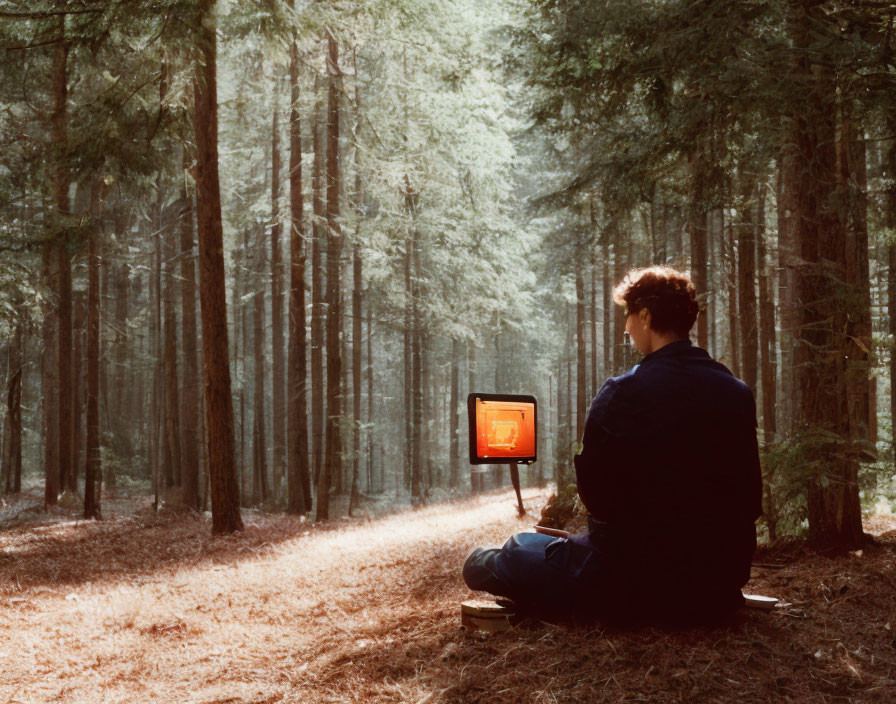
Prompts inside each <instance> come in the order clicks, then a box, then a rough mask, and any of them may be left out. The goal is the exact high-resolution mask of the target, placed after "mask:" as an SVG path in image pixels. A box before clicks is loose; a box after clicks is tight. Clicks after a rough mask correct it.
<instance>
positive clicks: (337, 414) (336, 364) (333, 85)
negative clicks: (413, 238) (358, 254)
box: [316, 35, 342, 520]
mask: <svg viewBox="0 0 896 704" xmlns="http://www.w3.org/2000/svg"><path fill="white" fill-rule="evenodd" d="M327 48H328V57H327V73H328V76H329V86H328V91H327V93H328V95H327V210H326V215H327V424H326V457H325V466H324V467H323V468H322V469H321V473H320V478H319V481H318V485H317V514H316V519H317V520H326V519H327V518H329V513H330V481H331V478H332V477H337V476H341V474H342V429H341V427H340V426H341V423H342V399H341V398H340V394H339V385H340V380H341V376H342V348H341V346H340V344H339V332H340V329H341V327H342V317H341V313H342V311H341V310H340V304H339V298H340V297H339V294H340V277H339V267H340V264H341V259H342V223H341V221H340V215H339V186H340V181H341V177H340V172H339V87H338V85H337V83H340V82H341V74H340V70H339V46H338V44H337V43H336V40H335V39H334V38H333V36H332V35H330V38H329V40H328V46H327Z"/></svg>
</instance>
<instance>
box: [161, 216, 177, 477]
mask: <svg viewBox="0 0 896 704" xmlns="http://www.w3.org/2000/svg"><path fill="white" fill-rule="evenodd" d="M162 227H163V234H162V236H163V237H164V242H165V277H164V294H163V320H162V327H163V330H164V353H163V355H164V356H163V362H162V364H163V368H164V370H165V375H164V376H165V453H164V456H165V484H166V486H167V488H168V489H169V490H170V489H172V488H173V487H179V486H180V483H181V452H180V433H181V428H180V399H179V392H180V379H179V378H178V373H177V315H176V313H175V299H176V297H177V293H178V290H177V289H178V285H177V277H176V275H175V273H174V268H175V264H174V262H175V259H176V255H175V252H176V251H177V249H178V248H177V247H176V246H175V240H176V239H177V238H178V233H177V230H176V228H175V226H174V222H173V217H172V215H171V209H167V210H166V212H164V213H163V214H162Z"/></svg>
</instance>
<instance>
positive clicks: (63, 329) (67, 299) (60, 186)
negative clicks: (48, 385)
mask: <svg viewBox="0 0 896 704" xmlns="http://www.w3.org/2000/svg"><path fill="white" fill-rule="evenodd" d="M68 52H69V45H68V41H67V40H66V36H65V16H64V15H61V16H60V17H59V20H58V38H57V41H56V47H55V50H54V54H53V116H52V141H53V147H54V149H55V150H56V154H57V161H56V165H55V169H54V172H53V195H54V200H55V202H56V210H57V214H58V217H59V219H60V221H63V222H64V221H65V219H66V218H67V217H68V216H69V215H70V214H71V206H70V202H69V194H68V191H69V182H70V175H69V169H68V164H67V163H66V161H65V160H66V151H67V148H68ZM63 232H64V234H62V235H61V236H59V237H58V238H57V239H56V241H55V243H54V255H55V257H56V260H57V261H56V272H57V277H56V283H57V285H58V289H57V294H58V297H57V300H56V306H57V307H56V323H57V330H56V345H57V352H56V366H57V372H56V377H57V378H56V383H57V386H56V387H55V392H56V394H57V396H58V399H57V401H56V418H55V419H54V420H55V422H56V423H57V424H58V428H57V430H56V441H57V443H58V450H57V454H56V461H57V466H56V467H55V468H54V469H53V472H54V473H55V475H56V476H55V477H54V484H55V488H56V491H57V493H58V490H59V489H61V488H64V487H65V486H66V485H67V481H68V479H67V477H68V474H69V471H70V470H71V465H72V456H71V452H72V416H71V401H72V346H71V345H72V266H71V260H70V259H69V255H68V246H67V245H68V242H67V239H68V235H67V234H65V230H64V229H63ZM46 499H47V503H48V504H55V503H56V496H53V497H52V498H51V497H50V496H49V494H48V495H47V496H46Z"/></svg>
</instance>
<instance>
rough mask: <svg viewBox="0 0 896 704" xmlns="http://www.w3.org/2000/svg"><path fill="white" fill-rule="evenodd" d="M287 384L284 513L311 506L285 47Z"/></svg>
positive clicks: (293, 57) (293, 101)
mask: <svg viewBox="0 0 896 704" xmlns="http://www.w3.org/2000/svg"><path fill="white" fill-rule="evenodd" d="M289 85H290V102H289V105H290V108H289V214H290V235H289V261H290V264H289V277H290V278H289V371H288V373H287V377H288V378H287V384H288V388H289V393H288V403H289V412H288V416H287V420H288V433H287V435H288V446H287V452H288V463H287V493H288V497H287V504H286V507H287V511H289V512H290V513H293V514H296V515H303V514H304V513H305V512H306V511H310V510H311V477H310V473H309V471H308V411H307V407H306V406H307V400H306V399H307V393H306V388H307V386H306V384H307V369H306V364H307V362H306V359H305V249H304V241H303V240H304V231H305V222H304V215H303V212H302V208H303V200H304V199H303V194H302V131H301V121H300V120H301V118H300V112H299V48H298V45H297V44H296V40H295V39H294V40H293V41H292V42H291V43H290V45H289Z"/></svg>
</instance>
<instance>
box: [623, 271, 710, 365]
mask: <svg viewBox="0 0 896 704" xmlns="http://www.w3.org/2000/svg"><path fill="white" fill-rule="evenodd" d="M613 300H614V301H615V302H616V303H617V304H618V305H620V306H622V307H623V308H624V309H625V316H626V320H625V330H626V332H627V333H628V334H629V335H631V338H632V342H634V344H635V347H637V348H638V351H640V352H642V353H644V354H649V353H651V352H655V351H656V350H658V349H659V348H660V347H663V346H665V345H667V344H669V343H670V342H674V341H676V340H686V339H687V338H688V335H689V334H690V331H691V328H692V327H693V326H694V321H696V320H697V313H698V311H699V306H698V304H697V291H696V289H695V288H694V284H693V282H692V281H691V278H690V276H688V275H687V274H685V273H683V272H680V271H677V270H675V269H672V268H671V267H667V266H651V267H647V268H644V269H633V270H632V271H630V272H629V273H628V274H626V276H625V278H624V279H623V280H622V281H621V282H620V283H619V284H618V285H617V286H616V288H614V289H613Z"/></svg>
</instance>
